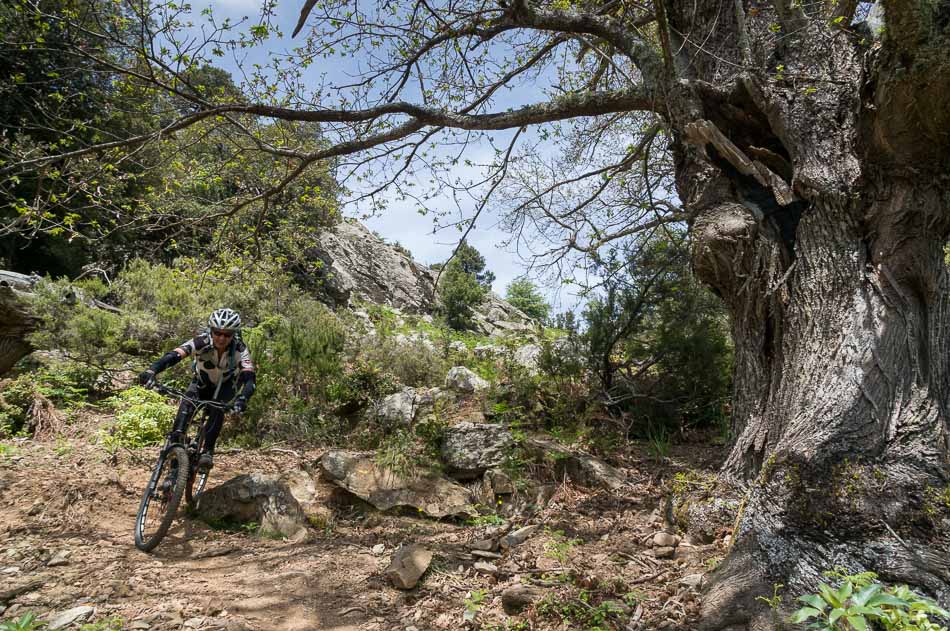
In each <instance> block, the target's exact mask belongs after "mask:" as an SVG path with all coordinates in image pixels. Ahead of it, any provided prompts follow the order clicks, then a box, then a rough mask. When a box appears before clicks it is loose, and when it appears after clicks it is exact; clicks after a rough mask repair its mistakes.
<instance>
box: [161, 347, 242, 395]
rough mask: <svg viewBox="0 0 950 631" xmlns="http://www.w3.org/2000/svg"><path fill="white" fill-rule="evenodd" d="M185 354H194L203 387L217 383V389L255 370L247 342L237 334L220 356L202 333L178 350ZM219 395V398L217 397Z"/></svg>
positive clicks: (193, 365)
mask: <svg viewBox="0 0 950 631" xmlns="http://www.w3.org/2000/svg"><path fill="white" fill-rule="evenodd" d="M175 350H176V351H177V352H178V353H179V354H180V355H181V356H182V357H193V358H194V361H193V363H192V369H193V370H194V373H195V379H196V380H197V381H198V384H199V385H200V386H208V385H214V386H216V388H215V390H216V392H217V391H218V390H220V388H221V385H222V384H223V383H225V382H234V381H235V380H237V378H238V376H239V375H240V373H242V372H251V373H253V372H254V362H253V361H252V360H251V352H250V351H249V350H248V348H247V345H245V344H244V342H242V341H241V340H239V339H237V338H236V337H235V338H234V339H232V340H231V343H230V344H229V345H228V347H227V348H226V349H225V350H224V352H223V353H221V355H218V351H217V350H215V348H214V344H212V343H211V336H210V335H209V334H207V333H203V334H201V335H199V336H197V337H195V338H193V339H190V340H188V341H187V342H185V343H184V344H182V345H181V346H179V347H178V348H176V349H175ZM215 398H217V397H215Z"/></svg>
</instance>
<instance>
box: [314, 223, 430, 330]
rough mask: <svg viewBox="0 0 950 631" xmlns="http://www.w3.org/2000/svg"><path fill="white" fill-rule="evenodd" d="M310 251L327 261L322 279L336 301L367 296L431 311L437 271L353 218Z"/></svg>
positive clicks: (340, 303)
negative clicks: (421, 263)
mask: <svg viewBox="0 0 950 631" xmlns="http://www.w3.org/2000/svg"><path fill="white" fill-rule="evenodd" d="M308 255H309V256H310V257H312V258H317V259H320V260H321V261H323V270H322V272H321V273H320V276H321V278H320V280H321V281H322V284H323V289H324V293H325V294H326V297H327V298H328V299H330V301H332V302H333V303H335V304H336V305H338V306H348V305H349V304H350V303H351V302H352V301H355V300H365V301H368V302H374V303H377V304H381V305H389V306H391V307H398V308H400V309H404V310H405V311H407V312H410V313H428V312H430V311H431V310H432V304H433V301H434V299H435V290H434V288H435V275H434V274H433V272H432V271H431V270H430V269H429V268H427V267H425V266H422V265H419V264H417V263H416V262H414V261H413V260H412V259H411V258H409V257H408V256H406V255H405V254H403V253H402V252H400V251H399V250H397V249H396V248H394V247H393V246H391V245H389V244H387V243H386V242H384V241H383V240H382V239H380V238H379V237H377V236H376V235H374V234H373V233H372V232H370V231H369V230H367V229H366V228H365V227H364V226H362V225H361V224H359V223H357V222H355V221H344V222H342V223H340V224H338V225H337V226H335V227H334V228H332V229H330V230H327V231H326V232H324V233H322V234H321V235H320V236H319V237H318V238H317V243H316V244H315V246H314V247H313V248H311V249H310V250H309V251H308Z"/></svg>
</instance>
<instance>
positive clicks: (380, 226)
mask: <svg viewBox="0 0 950 631" xmlns="http://www.w3.org/2000/svg"><path fill="white" fill-rule="evenodd" d="M302 5H303V0H279V1H278V2H277V7H276V20H275V22H276V24H277V25H278V26H279V27H280V30H281V31H282V32H283V37H281V38H278V37H272V38H271V39H270V40H268V44H267V46H265V47H262V48H261V49H252V51H251V52H250V53H248V52H247V51H242V54H245V55H246V57H244V58H243V59H242V63H243V64H244V66H245V67H247V66H248V64H250V63H253V62H258V63H264V62H265V60H266V55H267V53H268V51H273V52H280V51H283V50H287V49H290V48H292V47H295V46H299V45H300V44H301V43H302V40H303V38H304V35H305V31H306V27H305V31H304V32H301V34H299V35H298V36H297V38H295V39H293V40H291V39H290V33H291V32H292V31H293V27H294V25H295V24H296V21H297V18H298V16H299V13H300V8H301V6H302ZM192 6H193V7H194V16H193V20H194V22H196V23H199V24H200V23H201V22H202V21H203V18H202V17H201V16H200V15H199V13H200V11H201V9H202V8H204V7H206V6H210V7H211V8H212V10H213V12H214V15H215V17H216V18H217V19H219V20H220V19H221V18H224V17H229V18H231V19H232V21H235V20H238V19H240V18H241V17H243V16H247V17H248V18H249V21H250V24H254V23H256V22H257V21H258V16H259V13H260V7H261V0H195V1H194V2H192ZM219 65H220V67H222V68H224V69H226V70H228V71H230V72H231V73H232V74H233V75H234V77H235V80H239V79H240V73H239V72H238V71H237V70H238V62H237V61H235V59H234V58H232V57H231V56H230V55H226V56H225V57H223V58H221V59H220V62H219ZM353 67H354V66H352V65H351V66H349V67H348V66H347V64H346V62H345V61H341V62H340V63H338V64H337V63H335V64H324V65H322V67H321V65H320V64H314V66H313V67H312V76H313V81H314V84H315V85H316V84H318V83H319V81H320V80H321V76H322V75H325V76H326V77H327V78H328V79H330V80H331V81H334V80H339V81H341V80H343V79H345V78H346V71H347V69H348V68H349V69H352V68H353ZM310 73H311V70H310V69H308V75H307V76H308V80H309V78H310ZM518 97H520V99H518V100H523V101H536V100H540V99H541V98H543V95H542V94H541V93H540V91H538V92H537V93H536V94H533V93H531V92H530V91H525V92H522V93H521V94H518V95H515V94H511V95H509V98H510V99H516V98H518ZM511 104H512V105H513V104H515V102H514V101H512V103H511ZM473 153H474V154H475V155H476V156H478V155H483V156H489V155H490V154H491V149H490V147H488V146H486V145H481V146H478V145H476V146H474V147H469V149H468V151H467V153H466V156H468V157H471V156H472V154H473ZM474 161H475V162H478V160H477V158H476V159H475V160H474ZM459 172H460V173H459V174H460V175H462V176H463V177H474V176H475V175H477V170H476V169H475V168H474V167H461V168H460V169H459ZM453 175H456V174H455V173H453ZM387 200H388V208H387V210H386V211H385V212H384V213H383V214H381V215H379V216H373V217H369V218H364V217H365V215H366V214H367V213H368V210H369V209H368V207H367V206H366V205H363V206H359V205H352V204H351V205H349V206H347V209H346V211H345V213H346V214H347V215H348V216H352V217H358V218H360V219H361V220H362V221H363V223H364V224H365V225H366V226H367V227H368V228H370V229H371V230H374V231H376V232H377V233H379V234H380V235H382V236H383V237H384V238H385V239H386V240H387V241H390V242H393V241H398V242H399V243H400V244H402V245H403V246H405V247H406V248H408V249H409V250H410V251H411V252H412V253H413V257H414V258H415V259H416V260H418V261H420V262H422V263H427V264H431V263H435V262H439V261H443V260H445V259H446V258H447V257H448V256H449V255H450V254H451V252H452V250H453V248H454V247H455V246H456V245H457V243H458V239H459V238H460V237H461V233H460V232H459V231H458V230H456V229H454V228H449V229H443V230H440V231H438V232H435V233H433V218H432V215H431V214H430V215H428V216H423V215H420V214H419V213H418V208H419V205H418V203H417V202H415V201H412V200H406V201H401V200H399V199H397V198H396V196H395V195H390V196H388V198H387ZM426 205H427V207H428V208H429V209H430V210H432V211H444V212H446V213H447V214H446V215H445V216H443V217H442V219H441V221H442V222H443V223H448V222H451V221H453V220H457V219H459V213H460V212H461V213H463V214H465V215H466V216H470V215H471V213H472V212H473V209H474V206H475V202H474V200H463V201H461V202H459V203H458V204H457V203H456V201H454V200H453V198H452V197H451V196H449V195H447V194H443V195H441V196H439V197H436V198H434V199H431V200H429V201H428V202H427V204H426ZM498 223H499V218H498V217H497V216H495V215H493V214H492V212H491V208H486V209H485V211H484V212H483V213H482V214H481V216H480V217H479V220H478V222H477V224H476V227H475V228H474V229H473V230H472V232H471V233H470V234H469V236H468V241H469V243H470V244H472V245H474V246H475V247H476V248H477V249H478V250H479V251H480V252H481V253H482V254H483V256H484V257H485V259H486V262H487V264H488V267H489V269H490V270H491V271H493V272H494V273H495V276H496V280H495V283H494V286H493V289H494V290H495V291H496V292H497V293H499V294H501V295H504V293H505V288H506V287H507V285H508V284H509V283H510V282H511V281H512V280H514V279H515V278H517V277H519V276H521V275H522V274H524V271H525V264H524V261H522V260H521V259H520V258H519V256H518V255H517V254H516V253H515V252H513V251H509V250H506V249H503V248H501V247H499V243H500V242H501V241H502V240H503V239H505V238H506V237H507V236H508V235H507V234H506V233H505V232H504V231H503V230H502V229H501V228H500V227H499V225H498ZM533 280H535V281H536V282H538V284H539V286H540V287H541V290H542V292H544V293H545V294H546V295H547V296H548V300H549V302H551V303H552V305H553V306H554V310H555V311H563V310H567V309H571V308H574V307H575V306H576V305H577V303H578V299H577V298H576V296H574V295H573V294H572V293H571V292H570V291H567V290H565V289H564V287H563V286H553V287H547V286H544V284H543V283H542V282H541V281H540V280H539V279H537V278H534V279H533Z"/></svg>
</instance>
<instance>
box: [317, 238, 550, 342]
mask: <svg viewBox="0 0 950 631" xmlns="http://www.w3.org/2000/svg"><path fill="white" fill-rule="evenodd" d="M307 256H308V257H309V258H310V259H312V260H314V261H316V262H318V263H319V266H318V268H317V271H315V272H312V273H313V274H314V275H315V276H316V277H317V278H316V280H317V281H318V283H319V288H318V291H319V293H321V294H322V295H323V299H324V300H326V301H327V302H329V303H331V304H332V305H334V306H337V307H346V306H350V305H351V304H352V303H353V302H354V301H360V300H362V301H367V302H373V303H376V304H381V305H388V306H390V307H396V308H399V309H402V310H404V311H406V312H407V313H422V314H425V313H431V312H432V310H433V309H434V307H435V304H436V291H435V281H436V278H437V274H436V272H434V271H433V270H431V269H429V268H428V267H426V266H425V265H422V264H421V263H417V262H415V261H413V260H412V259H411V258H410V257H409V256H407V255H406V254H405V253H404V252H403V251H402V250H399V249H397V248H396V247H395V246H393V245H390V244H388V243H386V242H385V241H383V240H382V239H380V238H379V237H377V236H376V235H374V234H373V233H372V232H370V231H369V230H367V229H366V228H365V227H364V226H363V225H362V224H360V223H358V222H356V221H344V222H342V223H340V224H337V225H336V226H334V227H333V228H331V229H328V230H326V231H325V232H323V233H322V234H320V236H319V237H317V240H316V243H315V244H314V245H313V247H311V248H310V249H309V250H308V251H307ZM473 320H474V322H475V327H476V329H477V330H478V331H479V332H481V333H485V334H488V335H495V334H497V335H502V334H504V333H508V332H518V333H520V332H525V331H532V330H533V329H534V325H533V322H532V320H531V318H529V317H528V316H527V315H525V314H524V313H523V312H522V311H520V310H518V309H516V308H515V307H514V306H512V305H511V304H509V303H508V302H506V301H505V300H503V299H502V298H501V297H500V296H498V295H497V294H495V293H492V292H489V294H488V296H486V298H485V301H484V302H483V304H482V305H480V306H479V307H478V308H477V309H476V313H475V314H474V318H473Z"/></svg>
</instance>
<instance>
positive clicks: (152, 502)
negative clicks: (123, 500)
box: [135, 445, 188, 552]
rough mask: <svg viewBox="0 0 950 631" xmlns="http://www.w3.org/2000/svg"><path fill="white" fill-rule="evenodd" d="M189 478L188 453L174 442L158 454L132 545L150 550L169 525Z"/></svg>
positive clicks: (143, 549) (136, 518)
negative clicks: (162, 452) (166, 449)
mask: <svg viewBox="0 0 950 631" xmlns="http://www.w3.org/2000/svg"><path fill="white" fill-rule="evenodd" d="M187 481H188V454H187V453H186V452H185V448H184V447H182V446H181V445H174V446H172V447H171V448H170V449H168V451H166V452H165V453H164V454H162V455H161V456H159V458H158V463H157V464H156V465H155V470H154V472H153V473H152V478H151V480H149V483H148V485H147V486H146V487H145V493H144V494H143V495H142V503H141V504H139V512H138V515H136V517H135V547H136V548H138V549H139V550H141V551H142V552H149V551H150V550H152V549H153V548H155V546H157V545H158V543H159V542H160V541H161V540H162V537H164V536H165V533H167V532H168V529H169V528H170V527H171V525H172V521H173V520H174V519H175V514H176V513H177V512H178V504H179V503H180V502H181V496H182V494H183V493H184V491H185V485H186V484H187Z"/></svg>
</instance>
